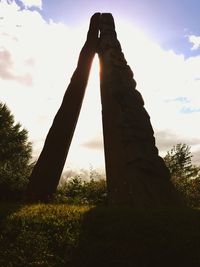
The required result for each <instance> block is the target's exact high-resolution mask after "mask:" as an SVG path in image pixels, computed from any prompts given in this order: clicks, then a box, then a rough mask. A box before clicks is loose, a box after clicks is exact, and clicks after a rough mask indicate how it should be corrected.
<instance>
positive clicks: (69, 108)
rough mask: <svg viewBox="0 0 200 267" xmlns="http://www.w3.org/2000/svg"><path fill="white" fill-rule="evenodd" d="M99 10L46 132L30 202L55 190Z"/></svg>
mask: <svg viewBox="0 0 200 267" xmlns="http://www.w3.org/2000/svg"><path fill="white" fill-rule="evenodd" d="M99 18H100V13H96V14H94V15H93V16H92V18H91V21H90V28H89V31H88V35H87V40H86V43H85V45H84V46H83V48H82V50H81V53H80V56H79V60H78V65H77V68H76V70H75V72H74V74H73V76H72V78H71V82H70V84H69V86H68V88H67V90H66V93H65V95H64V98H63V102H62V104H61V106H60V108H59V110H58V112H57V114H56V116H55V118H54V121H53V123H52V126H51V128H50V130H49V132H48V135H47V137H46V140H45V144H44V147H43V149H42V152H41V154H40V156H39V159H38V161H37V163H36V165H35V167H34V169H33V172H32V174H31V177H30V182H29V184H28V189H27V198H28V199H29V200H31V201H38V200H41V201H48V199H49V198H50V197H51V196H52V194H53V193H54V192H55V191H56V188H57V185H58V183H59V180H60V176H61V173H62V170H63V167H64V164H65V160H66V157H67V154H68V150H69V147H70V144H71V140H72V137H73V133H74V129H75V127H76V123H77V120H78V117H79V113H80V109H81V105H82V101H83V97H84V94H85V88H86V85H87V81H88V77H89V73H90V68H91V65H92V61H93V57H94V55H95V52H96V50H97V44H98V32H99Z"/></svg>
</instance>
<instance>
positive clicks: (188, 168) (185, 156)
mask: <svg viewBox="0 0 200 267" xmlns="http://www.w3.org/2000/svg"><path fill="white" fill-rule="evenodd" d="M164 161H165V163H166V165H167V167H168V168H169V171H170V173H171V176H172V178H195V177H197V175H198V173H199V170H200V168H199V167H197V166H195V165H193V164H192V154H191V152H190V147H189V146H188V145H186V144H181V143H180V144H177V145H175V146H173V148H172V149H171V150H170V151H168V152H167V155H166V156H165V157H164Z"/></svg>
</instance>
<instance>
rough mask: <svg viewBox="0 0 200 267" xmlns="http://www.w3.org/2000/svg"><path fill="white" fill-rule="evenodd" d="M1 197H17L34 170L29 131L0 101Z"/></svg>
mask: <svg viewBox="0 0 200 267" xmlns="http://www.w3.org/2000/svg"><path fill="white" fill-rule="evenodd" d="M0 140H1V141H0V199H4V200H5V199H15V198H17V197H19V196H20V194H21V192H22V191H23V190H24V188H25V186H26V184H27V182H28V176H29V174H30V172H31V170H32V165H33V164H30V159H31V152H32V148H31V143H30V142H28V133H27V131H26V130H25V129H21V125H20V124H19V123H17V124H15V123H14V116H13V115H12V114H11V112H10V110H9V109H8V108H7V106H6V105H5V104H2V103H0Z"/></svg>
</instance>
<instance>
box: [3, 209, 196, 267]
mask: <svg viewBox="0 0 200 267" xmlns="http://www.w3.org/2000/svg"><path fill="white" fill-rule="evenodd" d="M199 247H200V211H199V210H197V209H188V208H183V209H180V208H179V209H175V208H174V209H172V208H171V209H166V208H165V209H156V210H153V209H151V210H145V209H144V210H135V209H133V208H131V207H130V208H129V207H123V206H122V207H120V206H118V207H107V206H106V207H104V206H101V207H89V206H69V205H55V204H54V205H26V206H16V205H15V206H12V207H10V206H9V205H2V204H0V266H2V267H4V266H5V267H7V266H8V267H22V266H27V267H28V266H43V267H64V266H69V267H82V266H86V267H90V266H96V267H98V266H117V267H118V266H120V267H121V266H124V267H125V266H148V267H151V266H162V267H166V266H183V267H184V266H192V267H197V266H200V254H199Z"/></svg>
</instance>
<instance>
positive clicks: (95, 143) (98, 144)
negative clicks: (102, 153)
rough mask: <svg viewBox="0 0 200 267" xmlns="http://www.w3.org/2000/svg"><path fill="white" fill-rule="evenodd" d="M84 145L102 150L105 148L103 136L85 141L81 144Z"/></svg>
mask: <svg viewBox="0 0 200 267" xmlns="http://www.w3.org/2000/svg"><path fill="white" fill-rule="evenodd" d="M81 145H82V146H84V147H86V148H89V149H97V150H102V149H103V140H102V138H101V137H95V138H93V139H91V140H89V141H87V142H84V143H82V144H81Z"/></svg>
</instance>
